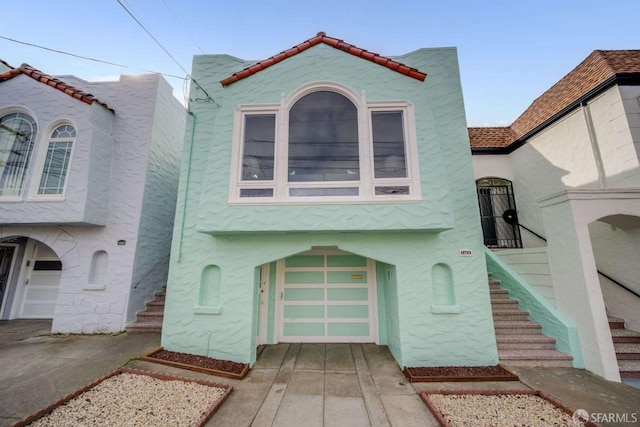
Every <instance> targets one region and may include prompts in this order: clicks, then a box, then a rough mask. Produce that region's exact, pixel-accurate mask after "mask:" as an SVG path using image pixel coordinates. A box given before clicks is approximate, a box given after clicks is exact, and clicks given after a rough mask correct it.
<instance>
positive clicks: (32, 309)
mask: <svg viewBox="0 0 640 427" xmlns="http://www.w3.org/2000/svg"><path fill="white" fill-rule="evenodd" d="M61 275H62V262H61V260H60V259H59V258H58V256H57V254H56V253H55V252H54V251H53V249H51V248H50V247H49V246H47V245H46V244H44V243H42V242H40V241H38V240H35V239H31V238H27V237H12V238H6V239H3V240H1V241H0V285H2V286H1V288H2V289H1V291H2V292H1V293H2V306H1V307H0V318H2V319H52V318H53V315H54V311H55V307H56V302H57V299H58V288H59V286H60V277H61Z"/></svg>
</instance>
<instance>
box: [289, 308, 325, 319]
mask: <svg viewBox="0 0 640 427" xmlns="http://www.w3.org/2000/svg"><path fill="white" fill-rule="evenodd" d="M284 318H285V319H324V305H285V306H284Z"/></svg>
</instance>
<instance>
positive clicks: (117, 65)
mask: <svg viewBox="0 0 640 427" xmlns="http://www.w3.org/2000/svg"><path fill="white" fill-rule="evenodd" d="M0 39H4V40H8V41H10V42H14V43H18V44H22V45H26V46H31V47H35V48H38V49H43V50H48V51H49V52H54V53H60V54H62V55H68V56H73V57H74V58H80V59H86V60H87V61H94V62H99V63H102V64H107V65H114V66H116V67H122V68H130V69H132V70H139V71H144V72H145V73H155V74H161V75H163V76H166V77H174V78H176V79H180V80H186V79H187V78H188V77H183V76H176V75H175V74H167V73H160V72H158V71H151V70H145V69H143V68H137V67H131V66H129V65H123V64H117V63H115V62H109V61H104V60H102V59H96V58H89V57H88V56H82V55H77V54H75V53H70V52H65V51H63V50H58V49H52V48H50V47H45V46H40V45H37V44H33V43H27V42H23V41H20V40H16V39H12V38H9V37H5V36H0ZM188 74H189V73H187V76H188Z"/></svg>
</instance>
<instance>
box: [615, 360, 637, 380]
mask: <svg viewBox="0 0 640 427" xmlns="http://www.w3.org/2000/svg"><path fill="white" fill-rule="evenodd" d="M618 367H619V368H620V376H623V377H624V378H640V360H618Z"/></svg>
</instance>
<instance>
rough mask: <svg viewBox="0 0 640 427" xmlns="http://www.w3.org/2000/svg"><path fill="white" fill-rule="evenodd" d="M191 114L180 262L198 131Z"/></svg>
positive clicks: (180, 253) (193, 116)
mask: <svg viewBox="0 0 640 427" xmlns="http://www.w3.org/2000/svg"><path fill="white" fill-rule="evenodd" d="M188 114H189V116H191V123H192V125H191V138H190V141H189V158H188V160H187V173H186V177H185V184H184V201H183V203H182V219H181V225H180V239H179V242H178V263H180V262H181V261H182V240H183V237H184V226H185V224H184V221H185V218H186V216H187V200H188V199H189V197H188V196H189V180H190V179H191V162H192V159H193V138H194V135H195V133H196V115H195V114H193V112H191V111H189V112H188Z"/></svg>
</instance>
